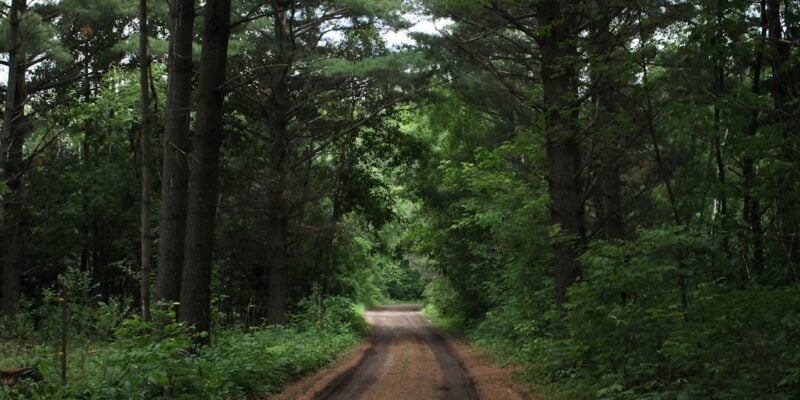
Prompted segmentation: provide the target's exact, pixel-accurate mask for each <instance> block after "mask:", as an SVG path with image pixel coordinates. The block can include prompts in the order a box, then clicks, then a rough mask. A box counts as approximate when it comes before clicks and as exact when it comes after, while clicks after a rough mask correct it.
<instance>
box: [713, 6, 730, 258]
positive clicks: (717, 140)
mask: <svg viewBox="0 0 800 400" xmlns="http://www.w3.org/2000/svg"><path fill="white" fill-rule="evenodd" d="M722 7H723V5H722V1H720V0H717V9H716V24H717V26H716V33H715V38H716V43H717V45H720V46H721V45H722V43H723V33H724V32H723V23H724V13H723V9H722ZM720 52H721V50H719V49H717V50H715V51H714V87H713V89H712V92H713V93H714V158H715V161H716V164H717V179H718V180H719V184H720V190H719V191H718V193H717V199H716V201H717V215H718V217H719V222H718V223H716V224H715V229H722V230H723V231H724V230H725V229H726V228H727V227H726V225H727V218H728V198H727V196H726V195H725V190H726V189H727V178H726V176H725V158H724V154H723V149H722V136H723V133H722V109H721V102H722V100H721V98H722V95H723V91H724V90H725V66H724V65H723V62H722V57H723V56H722V54H720ZM724 234H725V233H724V232H723V235H724ZM724 247H725V250H726V252H727V251H728V241H727V239H724Z"/></svg>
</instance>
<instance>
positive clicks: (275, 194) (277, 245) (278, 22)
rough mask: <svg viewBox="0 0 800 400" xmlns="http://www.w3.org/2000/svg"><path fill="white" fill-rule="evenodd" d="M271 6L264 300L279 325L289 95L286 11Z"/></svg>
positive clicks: (284, 280) (284, 288) (284, 287)
mask: <svg viewBox="0 0 800 400" xmlns="http://www.w3.org/2000/svg"><path fill="white" fill-rule="evenodd" d="M278 3H279V2H274V3H273V4H274V7H275V16H274V24H275V40H276V41H277V43H278V51H277V54H276V57H275V62H274V64H275V66H274V67H272V68H271V69H270V83H271V84H272V88H271V89H272V96H271V98H270V102H269V106H268V107H267V108H268V112H269V114H270V115H269V117H268V118H269V120H270V123H269V127H270V131H271V132H270V137H271V140H272V145H271V149H270V154H269V158H270V174H271V176H272V179H271V180H270V182H269V184H270V185H271V187H270V194H269V199H268V201H269V204H268V206H269V211H268V212H269V226H268V227H267V229H268V231H269V232H268V235H269V237H268V239H267V240H268V241H269V246H268V248H269V251H270V261H271V265H270V274H269V293H268V297H267V322H269V323H271V324H283V323H285V322H286V300H287V297H288V296H287V294H288V291H289V286H288V285H289V282H288V277H289V271H288V268H289V265H288V262H289V252H288V250H289V249H288V242H289V240H288V239H289V238H288V235H289V214H288V213H289V209H290V208H291V207H290V204H288V201H289V200H288V198H287V196H286V191H287V190H288V186H287V181H286V180H287V178H288V174H289V170H288V166H289V164H290V163H291V161H290V160H291V150H290V148H289V146H290V141H291V138H290V137H289V132H288V127H287V125H286V124H287V122H288V118H287V117H286V116H287V115H288V113H289V102H290V93H289V86H288V82H287V80H288V79H289V71H290V70H291V68H290V65H291V63H292V58H293V56H292V48H291V42H292V40H293V38H292V37H291V32H290V31H289V29H290V28H289V27H288V26H287V21H286V12H287V10H286V8H285V6H282V5H280V4H278Z"/></svg>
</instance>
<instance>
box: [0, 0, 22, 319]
mask: <svg viewBox="0 0 800 400" xmlns="http://www.w3.org/2000/svg"><path fill="white" fill-rule="evenodd" d="M26 8H27V2H26V1H25V0H13V1H12V2H11V10H10V14H9V21H10V23H9V39H8V40H9V42H8V48H9V54H8V79H7V92H6V104H5V109H4V114H3V129H2V137H0V146H2V149H1V150H2V151H1V152H0V163H2V166H3V181H4V183H5V185H6V186H8V189H9V190H10V191H9V193H8V194H6V196H5V204H4V213H5V215H4V218H3V219H4V220H3V231H4V232H3V233H4V238H3V239H4V249H3V250H4V253H3V291H2V307H0V311H2V313H3V315H4V316H5V318H6V319H7V320H8V321H9V322H11V323H13V321H14V319H15V318H16V314H17V311H18V310H19V300H20V297H21V291H22V283H21V276H22V259H23V246H24V245H25V241H24V237H23V232H22V214H23V207H22V198H21V197H22V174H23V144H24V142H25V139H26V137H27V133H28V128H27V127H26V126H25V123H24V118H25V116H24V103H25V98H26V95H27V93H26V85H25V79H26V77H25V75H26V74H25V72H26V71H25V67H24V64H25V54H24V53H23V52H22V50H21V49H20V42H21V39H22V38H21V37H20V18H21V14H22V13H23V12H25V10H26Z"/></svg>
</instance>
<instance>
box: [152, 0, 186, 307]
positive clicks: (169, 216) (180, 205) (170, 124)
mask: <svg viewBox="0 0 800 400" xmlns="http://www.w3.org/2000/svg"><path fill="white" fill-rule="evenodd" d="M194 3H195V2H194V0H176V1H174V2H173V3H171V8H170V50H169V71H168V73H167V115H166V122H165V125H164V139H163V143H162V146H163V151H162V153H163V155H164V162H163V167H162V171H161V181H162V184H161V213H160V221H159V232H160V236H159V255H158V277H157V279H156V299H157V300H158V301H168V302H173V301H178V299H179V298H180V294H181V271H182V269H183V251H184V243H185V240H186V205H187V189H188V186H189V166H188V164H187V158H186V154H187V152H188V151H189V129H190V125H189V124H190V119H189V114H190V112H191V98H192V38H193V33H194V30H193V27H194V17H195V13H194Z"/></svg>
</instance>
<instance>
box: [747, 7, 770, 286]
mask: <svg viewBox="0 0 800 400" xmlns="http://www.w3.org/2000/svg"><path fill="white" fill-rule="evenodd" d="M765 10H766V1H765V0H761V21H762V27H761V38H762V42H763V41H764V40H765V39H766V35H767V26H766V24H765V21H766V16H765V15H764V13H765ZM763 62H764V52H763V49H762V50H760V51H758V52H757V53H756V60H755V64H754V65H753V77H752V79H753V83H752V92H753V94H754V95H755V96H758V95H760V94H761V69H762V67H763ZM759 114H760V113H759V109H758V107H754V109H753V111H752V115H751V117H750V125H749V126H748V129H747V132H746V135H747V137H748V138H751V139H752V138H755V137H756V135H757V134H758V127H759V122H758V118H759ZM742 176H743V178H744V196H743V197H744V198H743V199H742V202H743V207H742V213H743V216H744V219H745V221H746V222H747V225H748V226H749V227H750V241H751V243H752V246H753V267H752V269H751V271H747V270H745V271H744V274H743V275H744V277H743V278H744V279H747V278H748V275H749V274H750V272H752V273H753V274H755V275H761V274H763V272H764V270H765V265H764V229H763V227H762V224H761V213H762V211H761V202H760V200H759V198H758V196H757V195H756V159H755V158H754V157H753V156H752V155H751V154H750V153H749V152H745V154H744V155H743V156H742Z"/></svg>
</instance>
